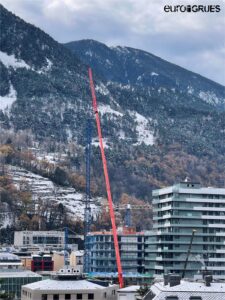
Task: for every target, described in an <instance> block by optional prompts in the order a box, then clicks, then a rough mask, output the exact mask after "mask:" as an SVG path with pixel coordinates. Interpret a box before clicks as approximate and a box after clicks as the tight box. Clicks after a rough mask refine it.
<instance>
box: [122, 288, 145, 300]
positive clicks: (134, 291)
mask: <svg viewBox="0 0 225 300" xmlns="http://www.w3.org/2000/svg"><path fill="white" fill-rule="evenodd" d="M139 289H140V285H131V286H128V287H125V288H122V289H119V290H118V291H117V295H118V298H117V299H118V300H139V299H142V297H141V296H140V294H139V292H138V290H139Z"/></svg>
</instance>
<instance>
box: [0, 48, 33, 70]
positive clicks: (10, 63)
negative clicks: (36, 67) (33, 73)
mask: <svg viewBox="0 0 225 300" xmlns="http://www.w3.org/2000/svg"><path fill="white" fill-rule="evenodd" d="M0 60H1V62H2V63H3V64H4V65H5V66H6V67H13V68H14V69H17V68H26V69H31V67H30V66H29V65H28V64H27V63H26V62H25V61H24V60H22V59H17V58H16V57H15V55H14V54H12V55H8V54H7V53H5V52H2V51H0Z"/></svg>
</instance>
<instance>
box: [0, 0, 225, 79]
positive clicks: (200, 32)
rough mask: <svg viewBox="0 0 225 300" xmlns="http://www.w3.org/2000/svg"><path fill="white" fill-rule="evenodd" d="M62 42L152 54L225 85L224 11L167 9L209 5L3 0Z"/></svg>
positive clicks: (170, 0) (171, 0) (177, 0)
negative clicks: (95, 43) (168, 8)
mask: <svg viewBox="0 0 225 300" xmlns="http://www.w3.org/2000/svg"><path fill="white" fill-rule="evenodd" d="M1 3H2V4H3V5H5V6H6V8H8V9H9V10H11V11H13V12H14V13H16V14H17V15H19V16H20V17H22V18H24V19H25V20H26V21H28V22H30V23H32V24H35V25H36V26H38V27H40V28H41V29H43V30H44V31H46V32H47V33H49V34H50V35H52V36H53V37H54V38H55V39H56V40H58V41H59V42H68V41H72V40H79V39H84V38H92V39H96V40H98V41H101V42H104V43H106V44H108V45H114V46H115V45H124V46H125V45H126V46H131V47H134V48H140V49H144V50H147V51H149V52H152V53H154V54H156V55H158V56H161V57H162V58H164V59H167V60H169V61H170V62H173V63H176V64H178V65H181V66H183V67H185V68H187V69H190V70H192V71H194V72H197V73H200V74H201V75H203V76H206V77H209V78H210V79H213V80H215V81H217V82H219V83H222V84H225V70H224V58H225V36H224V28H225V18H224V14H225V7H224V4H225V2H224V0H217V1H216V4H220V5H221V6H222V11H221V12H220V13H165V12H164V10H163V7H164V5H165V4H170V5H176V4H178V5H180V4H204V5H208V4H215V1H210V0H202V1H201V3H200V0H151V1H149V0H138V1H137V0H123V1H121V0H107V1H105V0H91V1H90V0H51V1H49V0H35V1H31V0H17V1H15V0H1Z"/></svg>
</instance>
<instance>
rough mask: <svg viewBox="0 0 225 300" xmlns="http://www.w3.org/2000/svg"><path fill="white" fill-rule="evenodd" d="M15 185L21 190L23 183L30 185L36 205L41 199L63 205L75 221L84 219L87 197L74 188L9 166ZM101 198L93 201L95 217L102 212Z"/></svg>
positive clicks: (92, 207)
mask: <svg viewBox="0 0 225 300" xmlns="http://www.w3.org/2000/svg"><path fill="white" fill-rule="evenodd" d="M8 170H9V174H10V175H11V177H12V180H13V183H14V184H15V185H16V186H17V187H18V188H19V186H20V184H21V181H25V182H26V183H27V184H28V185H29V189H30V191H31V193H32V200H33V202H34V203H36V201H38V199H39V198H41V199H42V200H44V201H46V202H53V203H62V204H63V205H64V206H65V207H66V208H67V210H68V212H69V213H70V215H71V218H73V219H77V218H80V219H83V218H84V206H85V203H84V200H85V195H84V194H82V193H79V192H77V191H76V190H75V189H74V188H72V187H63V186H59V185H56V184H54V183H53V182H52V181H51V180H50V179H48V178H45V177H42V176H40V175H37V174H34V173H32V172H29V171H27V170H25V169H23V168H19V167H15V166H8ZM100 200H101V199H100V198H96V199H93V200H91V209H92V213H93V216H95V215H96V214H97V213H98V212H99V210H100Z"/></svg>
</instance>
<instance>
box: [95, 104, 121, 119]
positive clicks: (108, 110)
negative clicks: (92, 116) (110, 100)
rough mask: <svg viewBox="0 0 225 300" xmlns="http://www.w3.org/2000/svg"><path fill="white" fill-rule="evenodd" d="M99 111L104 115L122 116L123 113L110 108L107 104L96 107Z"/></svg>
mask: <svg viewBox="0 0 225 300" xmlns="http://www.w3.org/2000/svg"><path fill="white" fill-rule="evenodd" d="M98 110H99V112H100V113H101V114H102V115H104V114H113V115H116V116H121V117H122V116H123V114H122V113H121V112H119V111H117V110H114V109H112V108H111V107H110V106H109V105H108V104H100V105H99V108H98Z"/></svg>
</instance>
